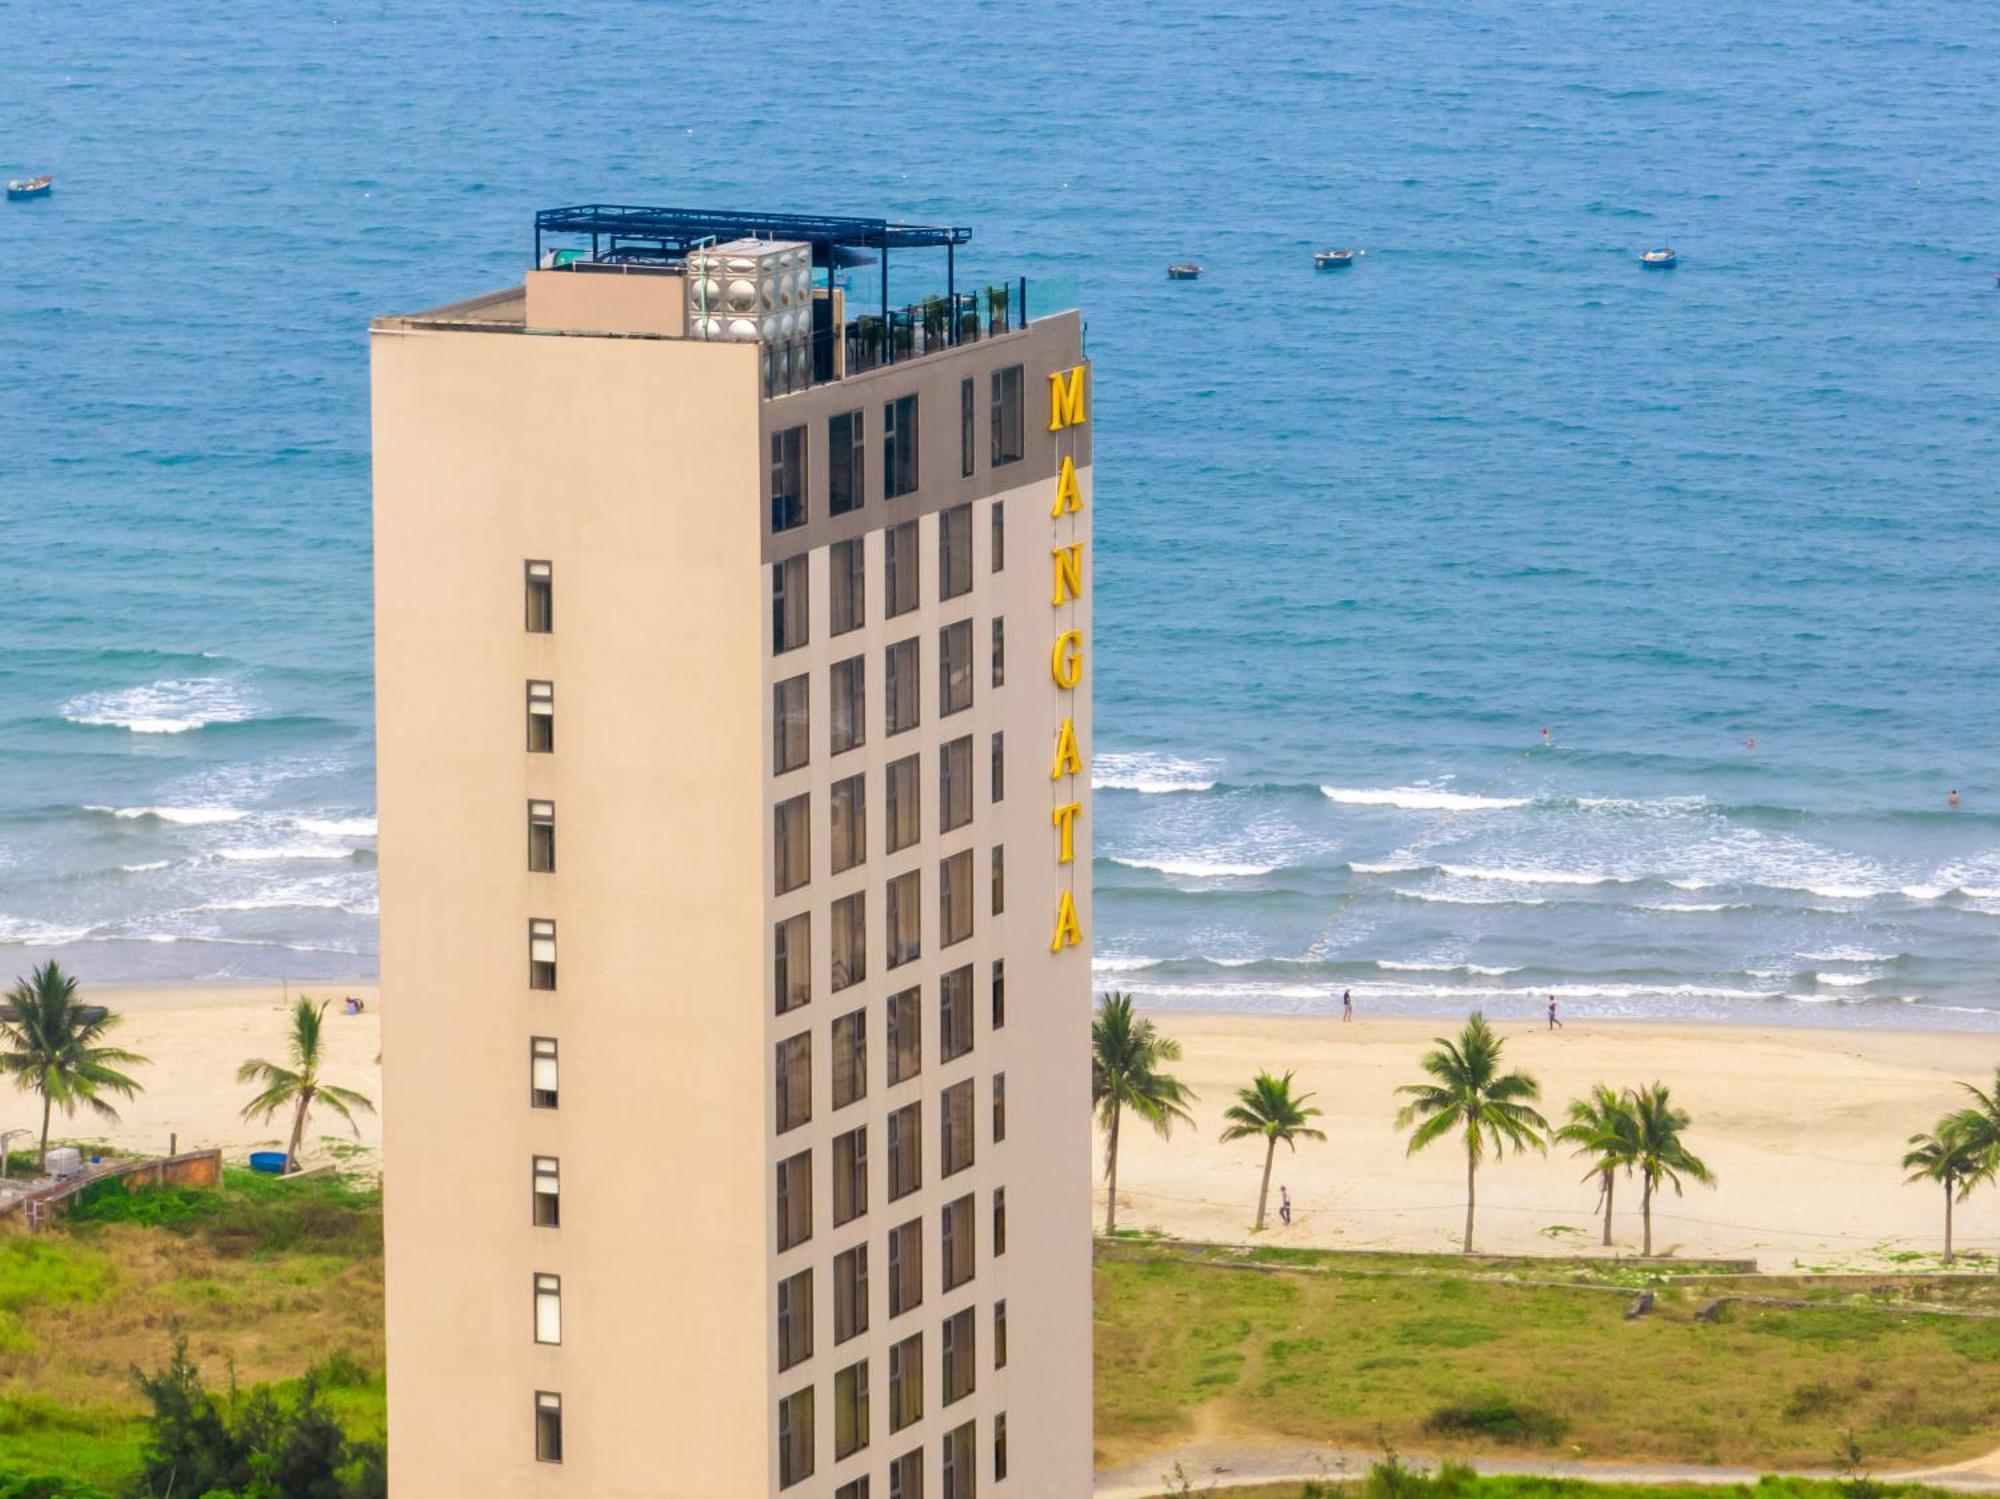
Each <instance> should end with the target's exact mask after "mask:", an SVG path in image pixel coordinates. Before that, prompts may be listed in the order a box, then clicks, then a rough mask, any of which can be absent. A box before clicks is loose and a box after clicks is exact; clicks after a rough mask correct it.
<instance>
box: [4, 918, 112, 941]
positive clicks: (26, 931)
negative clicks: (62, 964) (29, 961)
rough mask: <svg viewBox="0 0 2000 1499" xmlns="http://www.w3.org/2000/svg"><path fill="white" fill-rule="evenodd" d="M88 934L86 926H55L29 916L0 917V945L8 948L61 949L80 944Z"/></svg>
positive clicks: (89, 929)
mask: <svg viewBox="0 0 2000 1499" xmlns="http://www.w3.org/2000/svg"><path fill="white" fill-rule="evenodd" d="M90 933H91V928H89V927H87V926H55V925H52V924H51V923H49V922H46V921H37V920H35V919H34V918H33V917H29V916H0V944H4V945H6V946H10V947H12V946H21V947H61V946H63V945H64V944H65V943H69V942H81V941H82V940H83V939H84V938H85V937H88V936H89V935H90Z"/></svg>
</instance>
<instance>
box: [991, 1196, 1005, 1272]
mask: <svg viewBox="0 0 2000 1499" xmlns="http://www.w3.org/2000/svg"><path fill="white" fill-rule="evenodd" d="M1006 1252H1007V1189H1006V1188H1005V1187H995V1188H994V1189H993V1253H994V1254H995V1255H996V1256H998V1255H1003V1254H1005V1253H1006Z"/></svg>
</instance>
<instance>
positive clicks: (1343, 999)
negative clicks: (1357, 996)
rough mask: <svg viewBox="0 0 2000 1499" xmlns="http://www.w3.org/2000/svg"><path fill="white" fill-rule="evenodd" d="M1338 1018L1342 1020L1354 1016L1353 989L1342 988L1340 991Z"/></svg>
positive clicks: (1350, 1018)
mask: <svg viewBox="0 0 2000 1499" xmlns="http://www.w3.org/2000/svg"><path fill="white" fill-rule="evenodd" d="M1340 1018H1341V1020H1342V1021H1348V1020H1352V1019H1353V1018H1354V991H1353V990H1352V989H1343V990H1341V991H1340Z"/></svg>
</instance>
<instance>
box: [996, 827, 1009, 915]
mask: <svg viewBox="0 0 2000 1499" xmlns="http://www.w3.org/2000/svg"><path fill="white" fill-rule="evenodd" d="M1006 909H1007V850H1006V849H1005V848H1004V847H1002V846H1001V845H1000V844H998V843H996V844H994V845H993V914H994V915H995V916H998V915H1000V914H1001V913H1002V912H1003V911H1005V910H1006Z"/></svg>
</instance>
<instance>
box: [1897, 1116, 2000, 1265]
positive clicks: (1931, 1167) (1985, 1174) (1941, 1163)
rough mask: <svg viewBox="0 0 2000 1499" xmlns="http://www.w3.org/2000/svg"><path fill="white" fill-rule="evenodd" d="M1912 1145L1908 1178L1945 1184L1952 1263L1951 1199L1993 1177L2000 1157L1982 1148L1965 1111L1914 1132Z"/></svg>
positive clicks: (1947, 1259)
mask: <svg viewBox="0 0 2000 1499" xmlns="http://www.w3.org/2000/svg"><path fill="white" fill-rule="evenodd" d="M1973 1091H1974V1092H1975V1093H1976V1092H1978V1091H1979V1090H1978V1089H1976V1088H1975V1089H1974V1090H1973ZM1981 1096H1982V1097H1983V1096H1984V1095H1983V1094H1982V1095H1981ZM1966 1112H1968V1113H1969V1112H1970V1110H1968V1111H1966ZM1909 1145H1910V1148H1909V1150H1908V1151H1906V1152H1904V1155H1903V1165H1904V1167H1905V1168H1906V1169H1907V1170H1908V1171H1909V1173H1910V1175H1909V1177H1908V1180H1910V1181H1913V1182H1925V1181H1927V1182H1936V1183H1938V1184H1939V1185H1940V1186H1942V1187H1943V1188H1944V1262H1945V1263H1946V1264H1947V1265H1949V1264H1950V1263H1951V1261H1952V1252H1951V1207H1952V1203H1953V1201H1954V1200H1956V1201H1958V1202H1963V1201H1965V1199H1966V1198H1968V1197H1970V1196H1971V1195H1972V1189H1973V1188H1974V1187H1976V1186H1978V1185H1979V1184H1980V1182H1982V1181H1988V1180H1991V1179H1992V1177H1993V1174H1994V1171H1995V1169H1996V1167H2000V1161H1996V1160H1995V1159H1994V1158H1993V1156H1992V1155H1991V1154H1990V1153H1988V1152H1983V1151H1981V1150H1980V1148H1979V1146H1978V1145H1977V1143H1975V1138H1974V1134H1973V1131H1972V1130H1971V1129H1970V1128H1968V1127H1967V1120H1966V1118H1965V1116H1964V1114H1947V1115H1946V1116H1945V1117H1944V1118H1942V1119H1940V1120H1938V1122H1937V1128H1936V1129H1935V1130H1934V1131H1932V1132H1930V1133H1928V1134H1920V1135H1911V1136H1910V1139H1909Z"/></svg>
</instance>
